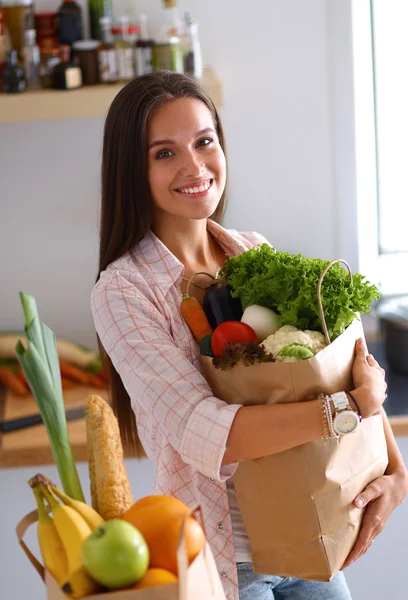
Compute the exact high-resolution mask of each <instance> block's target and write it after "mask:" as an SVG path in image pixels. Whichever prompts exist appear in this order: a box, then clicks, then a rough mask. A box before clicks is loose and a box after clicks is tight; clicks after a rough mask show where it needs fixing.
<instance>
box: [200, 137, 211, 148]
mask: <svg viewBox="0 0 408 600" xmlns="http://www.w3.org/2000/svg"><path fill="white" fill-rule="evenodd" d="M213 141H214V140H213V139H212V138H203V139H202V140H198V142H197V146H209V145H210V144H212V143H213Z"/></svg>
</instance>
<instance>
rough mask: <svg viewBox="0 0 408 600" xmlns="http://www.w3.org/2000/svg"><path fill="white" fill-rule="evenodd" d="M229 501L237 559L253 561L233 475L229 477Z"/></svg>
mask: <svg viewBox="0 0 408 600" xmlns="http://www.w3.org/2000/svg"><path fill="white" fill-rule="evenodd" d="M227 492H228V503H229V508H230V514H231V521H232V533H233V540H234V547H235V560H236V562H237V563H239V562H252V549H251V544H250V542H249V539H248V536H247V532H246V529H245V525H244V520H243V518H242V515H241V511H240V510H239V507H238V501H237V494H236V492H235V487H234V483H233V481H232V477H230V478H229V479H227Z"/></svg>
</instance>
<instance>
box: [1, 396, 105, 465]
mask: <svg viewBox="0 0 408 600" xmlns="http://www.w3.org/2000/svg"><path fill="white" fill-rule="evenodd" d="M90 394H98V395H99V396H101V397H102V398H104V399H105V400H107V398H108V395H107V391H106V390H101V389H97V388H94V387H88V386H85V385H78V386H76V387H75V388H72V389H70V390H64V403H65V408H66V409H70V408H77V407H80V406H85V404H86V400H87V398H88V396H89V395H90ZM38 412H39V411H38V407H37V404H36V403H35V400H34V398H33V396H32V395H31V394H30V395H27V396H24V397H18V396H14V395H13V394H12V393H11V392H10V391H8V390H6V389H5V388H4V387H0V419H1V420H8V419H18V418H20V417H25V416H28V415H32V414H37V413H38ZM67 426H68V434H69V439H70V442H71V445H72V450H73V453H74V457H75V460H76V461H79V462H83V461H87V460H88V454H87V446H86V432H85V420H84V419H80V420H78V421H70V422H68V423H67ZM53 463H54V459H53V457H52V453H51V448H50V444H49V441H48V436H47V432H46V429H45V426H44V425H43V424H41V425H34V426H32V427H27V428H26V429H20V430H19V431H15V432H12V433H0V469H4V468H11V467H26V466H34V465H47V464H53Z"/></svg>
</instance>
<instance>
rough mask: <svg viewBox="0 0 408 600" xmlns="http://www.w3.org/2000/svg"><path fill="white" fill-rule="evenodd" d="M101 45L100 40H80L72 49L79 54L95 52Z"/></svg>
mask: <svg viewBox="0 0 408 600" xmlns="http://www.w3.org/2000/svg"><path fill="white" fill-rule="evenodd" d="M99 45H100V42H99V41H98V40H78V41H77V42H74V43H73V44H72V48H73V49H74V50H77V51H79V52H89V51H90V50H95V49H96V48H97V47H98V46H99Z"/></svg>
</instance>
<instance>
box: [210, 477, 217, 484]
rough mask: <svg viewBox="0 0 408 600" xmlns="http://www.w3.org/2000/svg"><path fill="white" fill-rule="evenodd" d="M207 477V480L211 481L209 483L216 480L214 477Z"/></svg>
mask: <svg viewBox="0 0 408 600" xmlns="http://www.w3.org/2000/svg"><path fill="white" fill-rule="evenodd" d="M208 479H209V481H211V483H215V481H216V479H215V477H209V478H208Z"/></svg>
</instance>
